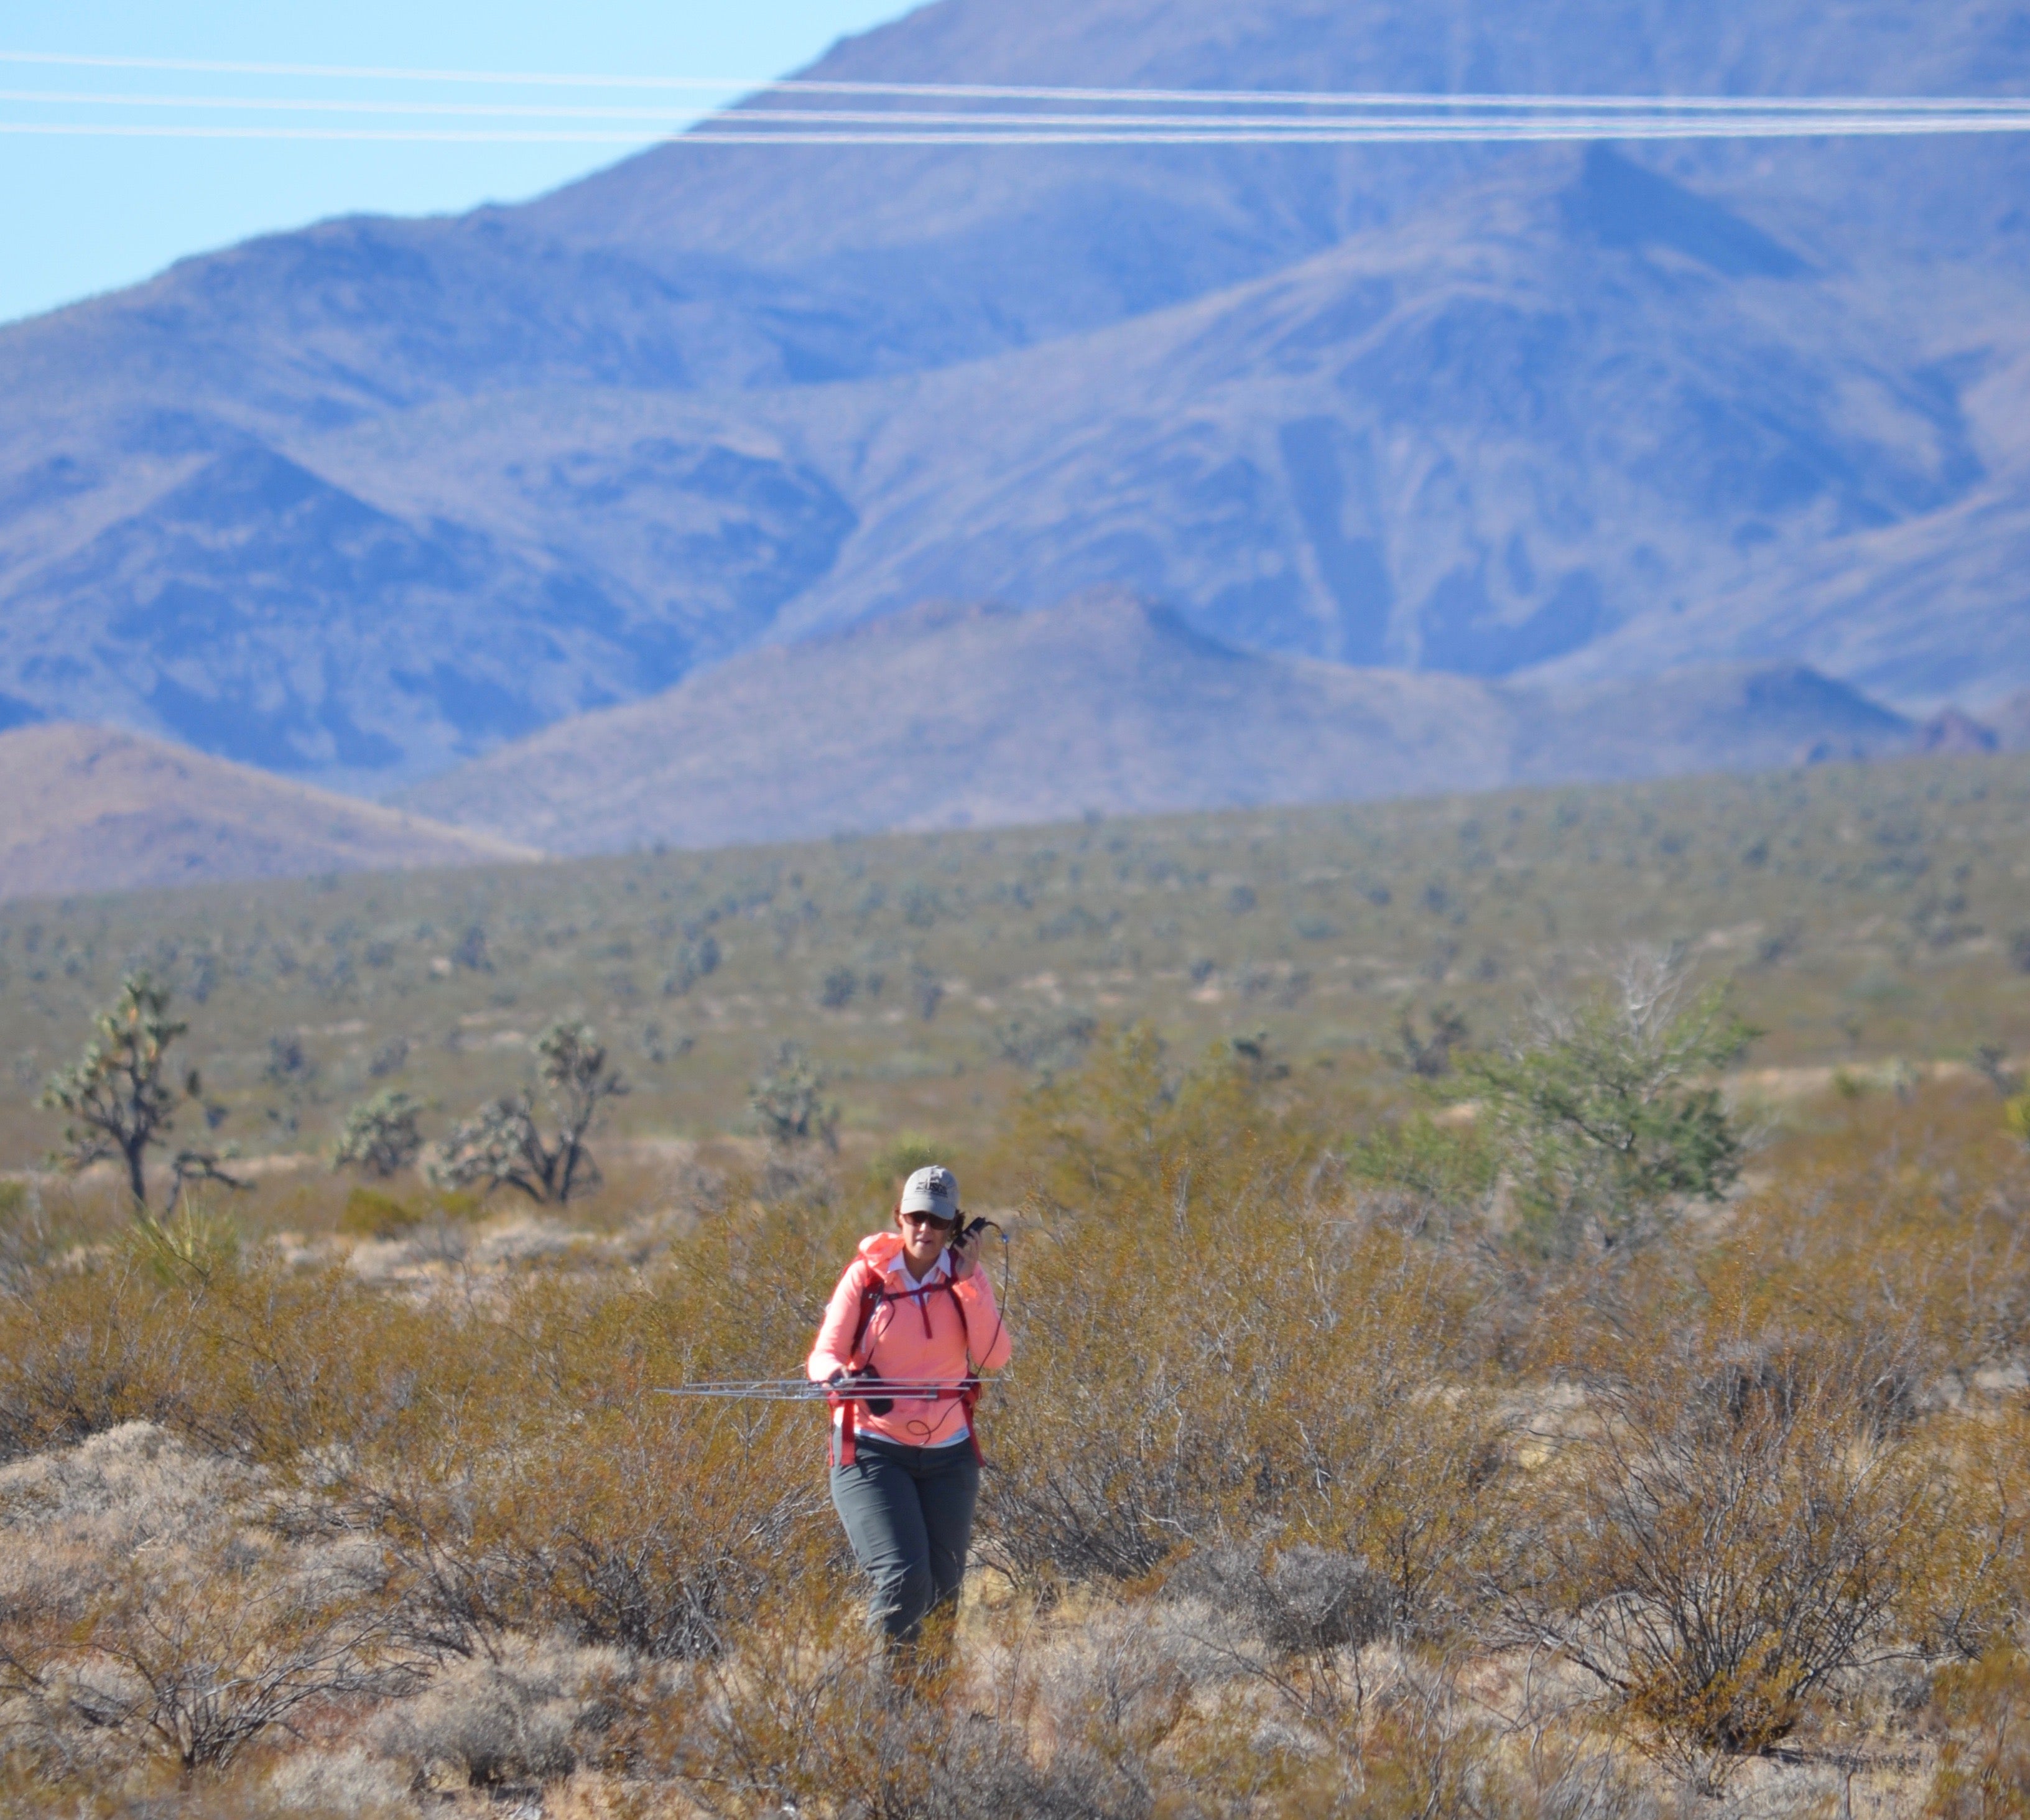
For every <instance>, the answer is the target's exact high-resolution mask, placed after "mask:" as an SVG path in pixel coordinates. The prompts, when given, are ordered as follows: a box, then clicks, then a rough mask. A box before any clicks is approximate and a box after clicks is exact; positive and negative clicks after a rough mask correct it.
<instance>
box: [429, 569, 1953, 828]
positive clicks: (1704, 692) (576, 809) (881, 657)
mask: <svg viewBox="0 0 2030 1820" xmlns="http://www.w3.org/2000/svg"><path fill="white" fill-rule="evenodd" d="M1930 735H1931V742H1935V741H1937V740H1939V739H1941V738H1944V739H1952V738H1953V737H1954V735H1958V739H1959V740H1961V741H1962V742H1964V741H1965V740H1967V739H1969V737H1970V738H1971V739H1972V742H1973V743H1976V745H1978V744H1980V743H1986V742H1987V740H1988V739H1991V735H1985V734H1984V733H1983V732H1982V731H1980V730H1978V729H1975V730H1972V731H1971V734H1970V735H1969V731H1968V730H1967V729H1962V728H1958V727H1957V726H1943V727H1938V728H1932V729H1931V730H1930ZM1925 743H1928V741H1927V739H1925V737H1924V731H1923V730H1920V729H1918V728H1915V727H1913V725H1912V724H1911V723H1910V722H1909V721H1908V720H1905V719H1904V718H1903V717H1902V716H1900V715H1898V714H1895V713H1891V711H1889V710H1888V709H1884V708H1883V707H1881V706H1880V705H1878V704H1876V703H1875V702H1870V701H1868V699H1866V698H1865V697H1863V696H1861V695H1860V694H1857V693H1856V692H1855V691H1854V690H1852V689H1851V688H1850V687H1847V686H1846V685H1845V684H1844V683H1835V682H1833V681H1831V680H1829V679H1827V678H1825V677H1824V676H1820V675H1818V674H1817V673H1816V672H1813V671H1811V670H1809V669H1805V668H1801V667H1800V666H1798V665H1794V664H1786V665H1777V666H1761V667H1757V666H1754V665H1748V664H1734V665H1722V666H1712V667H1708V668H1700V669H1693V670H1687V671H1675V672H1669V673H1667V674H1665V675H1663V676H1655V677H1643V678H1637V679H1612V680H1608V681H1606V682H1586V683H1569V682H1568V683H1560V684H1555V685H1543V684H1537V685H1531V684H1526V683H1514V682H1490V681H1488V680H1485V679H1482V678H1479V677H1472V676H1448V675H1444V674H1440V673H1436V672H1410V671H1402V670H1388V669H1380V668H1355V667H1352V666H1350V665H1346V664H1333V663H1329V662H1325V661H1322V660H1320V659H1318V658H1311V657H1288V656H1285V655H1283V654H1281V653H1263V652H1254V651H1244V650H1240V649H1235V648H1234V647H1232V646H1227V645H1223V644H1221V643H1219V642H1217V641H1215V640H1214V639H1212V638H1208V637H1206V635H1205V634H1203V632H1200V631H1197V630H1196V629H1195V628H1194V627H1192V626H1190V625H1189V624H1188V623H1186V622H1185V621H1184V619H1183V618H1182V617H1181V616H1180V615H1179V614H1178V613H1177V612H1175V611H1174V610H1173V609H1169V608H1166V607H1163V606H1161V605H1157V604H1155V603H1154V602H1151V601H1145V600H1141V599H1138V598H1136V597H1135V596H1133V595H1132V594H1127V593H1125V592H1122V591H1120V590H1102V591H1099V592H1096V593H1094V594H1088V595H1085V596H1083V597H1077V598H1075V599H1072V600H1069V601H1063V602H1061V603H1059V604H1058V605H1055V606H1051V607H1046V608H1037V609H1030V610H1028V611H1026V612H1025V611H1020V610H1017V609H1014V608H1012V607H1009V606H1006V605H994V604H988V605H977V604H975V605H961V604H958V603H945V602H934V603H930V604H928V605H923V606H920V607H916V608H913V609H909V610H906V611H905V612H899V613H895V614H890V615H887V616H883V617H882V618H880V619H878V620H872V621H869V622H868V623H863V624H861V625H858V626H854V627H850V628H849V629H847V630H846V631H840V632H835V633H831V634H827V635H824V636H821V637H819V638H811V639H807V640H805V641H802V642H799V643H797V644H794V645H790V646H767V647H764V648H763V649H759V650H757V651H753V652H749V653H746V654H745V655H744V656H742V657H734V658H732V659H731V660H729V661H727V662H726V663H724V664H721V665H719V666H718V667H717V668H715V669H713V670H711V671H709V672H706V673H705V674H703V675H701V676H697V677H696V678H694V679H690V680H688V681H686V682H684V683H679V684H678V685H677V686H676V687H675V688H673V689H671V690H667V691H666V692H664V694H660V695H659V696H656V697H654V698H652V699H650V700H649V701H646V702H634V703H630V704H629V705H626V706H624V707H618V708H609V709H604V710H601V711H600V712H598V713H591V714H582V715H577V716H573V717H572V718H571V719H570V720H564V721H562V722H560V723H559V724H556V726H553V727H550V728H545V730H544V731H541V732H539V733H536V734H534V735H530V737H529V738H527V739H522V740H519V741H516V742H515V743H511V744H510V745H508V746H504V747H502V748H501V749H500V750H498V751H496V752H494V753H492V754H489V755H488V756H487V757H484V758H481V759H478V760H475V761H472V762H471V763H469V764H467V765H462V766H460V767H459V769H456V770H454V771H452V772H448V773H446V774H445V775H444V776H439V777H435V778H432V779H429V780H427V781H426V782H425V783H421V784H418V785H417V786H415V787H413V788H412V789H411V790H409V791H406V792H405V793H403V795H402V796H401V797H400V798H398V800H399V801H400V802H402V803H403V805H404V806H407V807H409V808H411V809H414V810H418V812H420V813H422V814H425V815H428V816H432V817H437V819H439V820H441V821H448V822H455V823H456V824H459V825H460V826H462V827H467V828H475V829H480V830H484V831H485V832H489V833H492V834H494V835H496V836H501V837H503V838H505V839H511V840H515V841H519V842H522V843H526V844H527V845H529V846H531V847H541V848H543V849H545V850H547V851H551V852H564V853H600V852H614V851H619V850H624V849H626V848H630V847H648V846H652V845H655V844H657V843H663V844H667V845H669V846H675V847H715V846H723V845H731V844H738V843H743V842H749V841H771V840H799V839H813V838H817V837H821V836H825V835H827V834H834V833H839V832H848V831H870V832H871V831H873V830H876V829H882V828H968V827H991V826H995V825H998V824H1011V823H1021V822H1038V821H1069V820H1073V819H1075V818H1076V817H1078V816H1080V815H1081V814H1085V813H1106V814H1138V813H1154V812H1160V811H1163V810H1188V809H1204V808H1227V807H1240V806H1252V805H1256V804H1265V803H1288V802H1334V801H1351V800H1355V799H1358V798H1366V797H1378V796H1394V795H1411V794H1414V793H1417V792H1421V791H1470V790H1486V789H1492V788H1494V787H1498V786H1500V785H1504V784H1510V783H1550V782H1562V781H1567V780H1578V779H1585V778H1623V777H1648V776H1659V775H1662V774H1666V773H1669V772H1684V771H1710V770H1721V769H1755V768H1758V767H1770V766H1776V765H1791V764H1796V763H1798V762H1800V761H1811V760H1814V759H1819V758H1831V757H1840V758H1851V757H1877V756H1886V755H1888V754H1893V753H1900V752H1904V751H1908V750H1914V749H1917V748H1919V747H1920V746H1923V745H1924V744H1925Z"/></svg>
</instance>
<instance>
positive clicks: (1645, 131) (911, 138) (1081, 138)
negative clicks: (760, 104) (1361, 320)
mask: <svg viewBox="0 0 2030 1820" xmlns="http://www.w3.org/2000/svg"><path fill="white" fill-rule="evenodd" d="M1998 132H2030V117H2026V118H2024V119H2022V120H2018V121H2010V122H1998V121H1994V120H1991V119H1989V120H1960V121H1925V122H1919V121H1910V120H1907V119H1898V120H1889V121H1853V122H1846V121H1843V122H1842V123H1841V124H1839V125H1827V123H1825V122H1824V121H1813V120H1794V121H1760V122H1757V123H1754V124H1753V125H1746V126H1744V125H1727V124H1723V123H1720V122H1717V121H1714V122H1706V123H1693V122H1685V123H1682V124H1678V125H1672V124H1671V123H1668V122H1661V121H1613V122H1604V121H1541V122H1539V121H1530V122H1518V123H1516V124H1515V125H1508V126H1504V125H1494V124H1482V125H1470V124H1467V123H1461V124H1459V125H1456V126H1447V125H1441V124H1434V125H1429V126H1418V127H1416V128H1407V129H1398V128H1389V127H1385V126H1377V127H1372V128H1366V127H1361V126H1357V125H1349V126H1347V127H1344V128H1318V129H1316V130H1313V131H1309V132H1307V131H1303V130H1302V129H1298V130H1294V131H1285V132H1277V131H1270V130H1264V129H1261V128H1251V129H1246V130H1236V131H1232V132H1225V131H1208V130H1206V129H1205V128H1203V127H1199V128H1178V129H1175V130H1168V129H1166V130H1162V131H1156V132H1141V131H1127V130H1124V131H1120V132H1092V131H1057V130H1052V131H1046V132H1023V131H1018V130H1014V129H1008V130H998V131H989V132H960V131H954V130H950V129H946V128H929V129H926V130H924V131H922V132H877V131H875V130H873V129H872V128H868V129H860V130H850V131H845V132H809V131H802V130H799V129H796V128H788V129H785V130H783V131H780V132H749V131H719V130H718V129H716V128H703V127H701V128H697V129H693V131H690V132H682V133H653V132H651V133H640V132H589V131H582V130H581V131H559V132H506V131H495V132H487V131H467V130H461V129H459V128H408V127H392V128H381V129H377V128H366V127H310V126H304V127H288V126H199V125H190V126H183V125H167V124H164V125H154V124H147V125H130V124H127V123H124V122H113V121H107V122H96V121H0V136H8V135H11V136H31V137H35V136H50V137H62V138H107V139H174V140H314V141H324V142H333V143H345V142H354V143H388V144H462V145H588V146H591V145H619V146H649V145H683V146H695V147H706V146H764V145H775V146H1052V145H1058V146H1107V145H1117V146H1138V145H1148V146H1177V145H1208V146H1210V145H1225V146H1236V145H1263V146H1272V145H1280V146H1299V147H1301V146H1335V145H1491V144H1529V143H1545V144H1565V143H1585V142H1590V141H1596V140H1708V139H1766V140H1781V139H1829V138H1845V137H1860V138H1913V137H1918V136H1928V135H1948V136H1951V135H1965V134H1970V133H1978V134H1993V133H1998Z"/></svg>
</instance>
